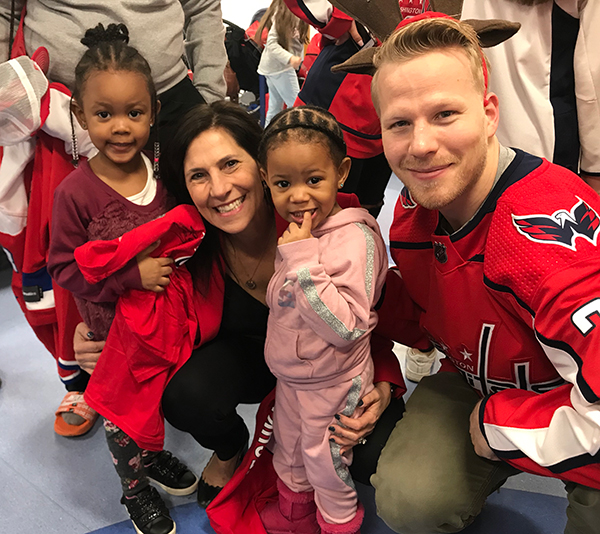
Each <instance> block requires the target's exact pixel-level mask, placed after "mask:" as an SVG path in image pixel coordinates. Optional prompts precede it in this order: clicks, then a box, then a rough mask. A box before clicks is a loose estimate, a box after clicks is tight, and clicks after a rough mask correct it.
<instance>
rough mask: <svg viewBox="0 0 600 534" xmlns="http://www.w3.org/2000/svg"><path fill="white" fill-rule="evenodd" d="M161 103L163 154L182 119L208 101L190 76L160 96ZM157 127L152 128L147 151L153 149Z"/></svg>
mask: <svg viewBox="0 0 600 534" xmlns="http://www.w3.org/2000/svg"><path fill="white" fill-rule="evenodd" d="M158 100H159V101H160V111H159V113H158V137H159V142H160V146H161V152H163V153H164V152H165V150H166V149H167V148H166V147H167V146H168V144H169V140H170V139H171V138H172V137H173V132H174V131H175V128H177V125H178V123H179V121H180V120H181V118H182V117H183V116H184V115H185V114H186V113H187V112H188V111H189V110H190V109H191V108H193V107H194V106H197V105H198V104H206V101H205V100H204V98H203V97H202V95H201V94H200V93H199V92H198V90H197V89H196V88H195V87H194V84H193V83H192V80H190V78H189V77H188V76H186V77H185V78H183V80H181V81H180V82H179V83H178V84H177V85H175V86H173V87H171V89H167V90H166V91H165V92H163V93H161V94H159V95H158ZM155 130H156V125H155V126H154V127H153V128H152V132H151V133H150V138H149V139H148V143H147V144H146V147H145V148H146V149H147V150H152V149H153V146H152V145H153V143H154V141H155V140H156V133H155Z"/></svg>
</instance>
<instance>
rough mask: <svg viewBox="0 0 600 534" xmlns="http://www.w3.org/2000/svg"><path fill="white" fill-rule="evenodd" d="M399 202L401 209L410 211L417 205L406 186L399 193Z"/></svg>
mask: <svg viewBox="0 0 600 534" xmlns="http://www.w3.org/2000/svg"><path fill="white" fill-rule="evenodd" d="M400 202H401V203H402V207H403V208H404V209H407V210H412V209H415V208H416V207H417V203H416V202H415V201H414V200H413V199H412V197H411V196H410V193H409V191H408V189H407V188H406V186H404V187H403V188H402V191H400Z"/></svg>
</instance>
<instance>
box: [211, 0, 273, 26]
mask: <svg viewBox="0 0 600 534" xmlns="http://www.w3.org/2000/svg"><path fill="white" fill-rule="evenodd" d="M270 3H271V2H270V1H269V0H221V10H222V11H223V18H224V19H226V20H230V21H231V22H233V23H234V24H237V25H238V26H240V27H242V28H244V29H246V28H247V27H248V26H250V21H251V20H252V15H254V13H256V12H257V11H258V10H259V9H261V8H263V7H269V4H270Z"/></svg>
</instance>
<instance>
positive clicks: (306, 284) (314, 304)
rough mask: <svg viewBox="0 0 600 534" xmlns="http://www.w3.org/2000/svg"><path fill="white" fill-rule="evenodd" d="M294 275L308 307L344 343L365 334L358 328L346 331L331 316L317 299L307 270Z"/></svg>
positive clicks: (342, 324)
mask: <svg viewBox="0 0 600 534" xmlns="http://www.w3.org/2000/svg"><path fill="white" fill-rule="evenodd" d="M296 275H297V276H298V282H299V283H300V287H301V288H302V291H303V292H304V296H305V297H306V300H308V303H309V304H310V307H311V308H312V309H313V311H314V312H315V313H316V314H317V315H318V316H319V317H320V318H321V320H322V321H323V322H324V323H325V324H326V325H328V326H329V328H331V329H332V330H333V331H334V332H335V333H336V334H337V335H338V336H340V337H341V338H342V339H345V340H346V341H355V340H357V339H358V338H359V337H360V336H362V335H363V334H364V333H365V332H366V330H361V329H360V328H355V329H354V330H352V331H350V330H348V328H346V325H345V324H344V323H343V322H342V321H341V320H340V319H338V318H337V317H336V316H335V315H334V314H333V312H332V311H331V310H330V309H329V308H328V307H327V306H326V305H325V303H324V302H323V301H322V300H321V297H319V292H318V291H317V288H316V287H315V283H314V282H313V280H312V277H311V276H310V271H309V270H308V268H306V267H303V268H302V269H300V270H299V271H298V272H297V273H296Z"/></svg>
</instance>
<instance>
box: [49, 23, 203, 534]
mask: <svg viewBox="0 0 600 534" xmlns="http://www.w3.org/2000/svg"><path fill="white" fill-rule="evenodd" d="M128 41H129V37H128V30H127V28H126V27H125V26H124V25H123V24H119V25H116V24H110V25H109V26H108V28H107V29H105V28H104V27H103V26H102V25H101V24H99V25H98V26H97V27H96V28H94V29H90V30H88V31H87V32H86V34H85V37H84V38H83V39H82V40H81V42H82V43H83V44H84V45H86V46H87V47H88V48H89V49H88V50H87V51H86V52H85V54H84V55H83V57H82V58H81V60H80V61H79V63H78V65H77V67H76V69H75V77H76V80H75V88H74V91H73V101H72V111H73V114H74V115H75V117H76V118H77V121H78V122H79V124H80V125H81V126H82V127H83V128H84V129H85V130H87V131H88V133H89V135H90V138H91V141H92V142H93V144H94V146H95V147H96V148H97V149H98V153H97V154H96V155H95V156H93V157H91V158H90V159H89V161H84V160H82V161H79V165H78V167H77V169H76V170H74V171H73V172H72V173H71V174H70V175H69V176H68V177H67V178H65V180H64V181H63V182H62V183H61V184H60V186H59V187H58V188H57V189H56V193H55V197H54V207H53V218H52V235H51V245H50V255H49V262H48V270H49V272H50V274H51V276H52V277H53V279H54V280H55V281H56V282H57V284H58V285H60V286H61V287H64V288H65V289H68V290H69V291H71V292H72V293H73V295H74V296H75V297H76V301H77V304H78V308H79V310H80V313H81V315H82V317H83V319H84V320H85V322H86V323H87V324H88V325H89V326H90V327H91V329H92V331H93V332H94V338H95V339H96V340H104V339H106V337H107V335H108V331H109V328H110V325H111V322H112V320H113V318H114V313H115V302H116V300H117V299H118V298H119V296H120V295H121V294H123V293H124V292H125V291H126V290H128V289H132V288H133V289H146V290H149V291H155V292H162V291H164V288H165V286H166V285H167V284H168V283H169V275H170V274H171V272H172V269H171V266H170V264H171V263H172V260H171V259H169V258H152V257H150V256H149V254H150V252H151V251H152V249H153V248H156V247H155V246H152V247H149V248H148V249H146V250H145V251H144V252H142V253H140V254H139V255H138V256H137V257H136V258H135V259H134V260H132V261H130V262H129V263H128V264H127V265H126V266H125V267H123V268H122V269H120V270H118V271H117V272H116V273H115V274H114V275H112V276H110V277H108V278H106V279H105V280H102V281H100V282H98V283H96V284H89V283H87V282H86V281H85V279H84V278H83V275H82V273H81V272H80V271H79V269H78V266H77V264H76V262H75V259H74V251H75V249H76V248H77V247H79V246H81V245H83V244H84V243H86V242H87V241H90V240H98V239H104V240H110V239H115V238H117V237H120V236H121V235H122V234H123V233H125V232H127V231H129V230H131V229H133V228H136V227H137V226H139V225H141V224H144V223H146V222H148V221H151V220H153V219H155V218H156V217H159V216H161V215H163V214H164V213H165V211H166V207H167V195H166V191H165V189H164V188H163V185H162V183H161V181H160V180H158V179H157V178H158V156H159V146H158V143H157V142H156V143H155V150H154V162H151V161H150V160H149V159H148V157H147V156H146V155H145V154H144V153H143V152H142V149H143V148H144V146H145V145H146V143H147V141H148V138H149V136H150V128H151V126H152V125H153V123H154V122H155V120H156V116H157V114H158V111H159V108H160V103H159V101H158V100H157V97H156V90H155V87H154V83H153V80H152V76H151V72H150V67H149V66H148V63H147V62H146V60H145V59H144V58H143V57H142V56H141V55H140V54H139V52H138V51H137V50H136V49H135V48H133V47H131V46H129V45H128V44H127V43H128ZM75 160H77V156H76V155H75ZM104 428H105V431H106V437H107V441H108V446H109V450H110V452H111V455H112V459H113V463H114V465H115V468H116V470H117V473H118V475H119V477H120V479H121V485H122V489H123V497H122V499H121V502H122V503H123V504H124V505H125V507H126V508H127V511H128V513H129V515H130V517H131V519H132V521H133V524H134V527H135V529H136V531H137V532H138V533H142V534H173V533H174V532H175V524H174V522H173V521H172V519H171V517H170V515H169V512H168V510H167V507H166V505H165V503H164V502H163V500H162V498H161V497H160V495H159V494H158V492H157V491H156V489H154V488H153V487H151V486H150V481H153V482H155V483H157V484H158V485H159V486H160V487H161V488H163V489H164V490H165V491H167V492H168V493H170V494H173V495H187V494H190V493H192V492H194V491H195V489H196V487H197V485H198V479H197V477H196V475H194V474H193V473H192V472H191V471H190V470H188V469H187V467H185V466H184V465H183V464H181V463H180V462H179V460H177V458H175V457H174V456H172V455H171V453H170V452H168V451H165V450H162V451H158V452H151V451H147V450H141V449H140V448H139V447H138V445H137V444H136V443H135V442H134V441H133V439H131V438H130V437H129V436H128V435H127V434H125V432H123V431H122V430H121V429H120V428H118V427H117V426H116V425H115V424H113V423H111V422H110V421H108V420H106V419H105V422H104Z"/></svg>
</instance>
